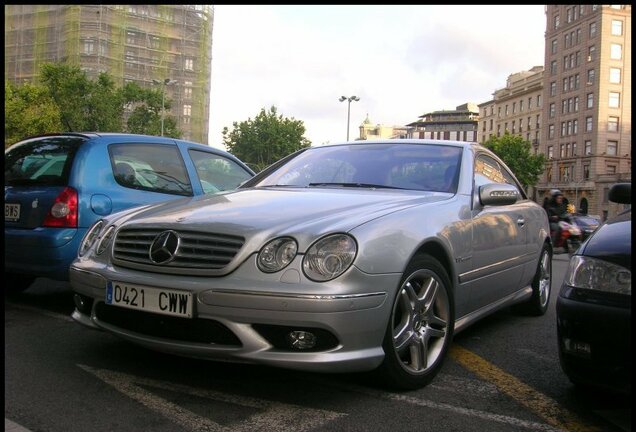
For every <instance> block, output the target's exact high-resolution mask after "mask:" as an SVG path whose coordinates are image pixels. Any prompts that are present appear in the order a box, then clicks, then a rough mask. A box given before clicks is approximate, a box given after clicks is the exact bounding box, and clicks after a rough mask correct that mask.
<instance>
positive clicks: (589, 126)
mask: <svg viewBox="0 0 636 432" xmlns="http://www.w3.org/2000/svg"><path fill="white" fill-rule="evenodd" d="M592 126H593V123H592V117H585V132H592Z"/></svg>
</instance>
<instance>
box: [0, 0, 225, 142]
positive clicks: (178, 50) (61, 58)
mask: <svg viewBox="0 0 636 432" xmlns="http://www.w3.org/2000/svg"><path fill="white" fill-rule="evenodd" d="M4 8H5V49H4V53H5V63H4V72H5V78H6V79H9V80H11V81H13V82H15V83H22V82H25V81H34V80H35V79H36V77H37V74H38V72H39V67H40V65H41V64H42V63H46V62H66V63H69V64H74V65H79V66H80V67H81V68H82V69H83V70H84V71H86V73H87V75H88V76H89V77H91V78H95V77H97V75H98V74H99V73H100V72H108V73H109V74H111V75H112V76H113V77H114V79H115V82H119V83H120V84H121V85H123V84H124V83H126V82H135V83H137V84H138V85H139V86H141V87H150V86H153V85H158V86H161V91H165V97H166V98H169V99H171V100H172V106H171V109H170V111H168V112H166V114H167V115H171V116H173V117H174V118H175V119H176V120H177V127H178V128H179V129H181V130H182V131H183V138H185V139H188V140H193V141H197V142H200V143H204V144H207V143H208V128H209V111H210V72H211V55H212V25H213V16H214V11H213V7H212V6H211V5H177V4H172V5H84V4H81V5H80V4H76V5H5V6H4ZM165 83H169V84H168V85H166V84H165Z"/></svg>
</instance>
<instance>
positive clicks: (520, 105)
mask: <svg viewBox="0 0 636 432" xmlns="http://www.w3.org/2000/svg"><path fill="white" fill-rule="evenodd" d="M519 112H523V99H521V100H520V101H519Z"/></svg>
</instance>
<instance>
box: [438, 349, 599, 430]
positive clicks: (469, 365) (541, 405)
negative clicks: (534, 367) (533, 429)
mask: <svg viewBox="0 0 636 432" xmlns="http://www.w3.org/2000/svg"><path fill="white" fill-rule="evenodd" d="M450 356H451V357H452V358H453V359H454V360H455V361H457V362H458V363H459V364H461V365H462V366H463V367H465V368H466V369H468V370H470V371H472V372H473V373H475V374H477V375H478V376H480V377H481V378H483V379H485V380H486V381H489V382H492V383H493V384H495V385H496V386H497V387H498V388H499V389H500V390H501V391H502V392H503V393H505V394H506V395H508V396H510V397H511V398H513V399H514V400H516V401H517V402H519V403H520V404H522V405H523V406H525V407H526V408H528V409H529V410H530V411H532V412H534V413H535V414H537V415H538V416H539V417H541V418H542V419H544V420H545V421H546V422H548V423H549V424H550V425H552V426H554V427H556V428H558V429H559V430H564V431H568V432H596V431H600V429H598V428H596V427H592V426H588V425H585V424H584V422H583V421H582V420H581V419H580V418H578V417H577V416H576V415H574V414H573V413H571V412H570V411H568V410H567V409H565V408H562V407H561V406H560V405H559V404H558V403H557V402H556V401H555V400H553V399H551V398H549V397H548V396H545V395H544V394H542V393H539V392H538V391H536V390H534V389H533V388H532V387H530V386H529V385H527V384H525V383H523V382H521V381H520V380H519V379H517V378H516V377H514V376H512V375H510V374H508V373H506V372H504V371H503V370H501V369H499V368H497V367H496V366H495V365H493V364H491V363H489V362H488V361H486V360H484V359H483V358H481V357H479V356H478V355H477V354H475V353H473V352H471V351H469V350H467V349H465V348H462V347H460V346H458V345H457V344H453V345H452V346H451V349H450Z"/></svg>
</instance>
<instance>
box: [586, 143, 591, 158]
mask: <svg viewBox="0 0 636 432" xmlns="http://www.w3.org/2000/svg"><path fill="white" fill-rule="evenodd" d="M591 154H592V141H591V140H585V156H588V155H591Z"/></svg>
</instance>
